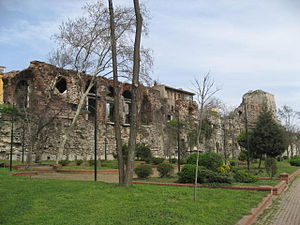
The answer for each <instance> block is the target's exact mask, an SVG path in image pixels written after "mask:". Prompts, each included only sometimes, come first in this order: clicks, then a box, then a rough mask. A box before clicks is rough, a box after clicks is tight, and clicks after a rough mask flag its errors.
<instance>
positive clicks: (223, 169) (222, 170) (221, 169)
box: [218, 164, 231, 173]
mask: <svg viewBox="0 0 300 225" xmlns="http://www.w3.org/2000/svg"><path fill="white" fill-rule="evenodd" d="M230 171H231V166H229V165H226V164H224V165H223V166H221V167H219V168H218V172H220V173H229V172H230Z"/></svg>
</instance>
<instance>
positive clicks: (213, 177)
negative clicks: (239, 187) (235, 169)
mask: <svg viewBox="0 0 300 225" xmlns="http://www.w3.org/2000/svg"><path fill="white" fill-rule="evenodd" d="M232 180H233V179H232V177H231V176H230V175H229V174H228V173H217V172H213V171H210V172H209V173H206V181H207V183H227V184H231V183H232Z"/></svg>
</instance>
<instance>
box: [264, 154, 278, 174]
mask: <svg viewBox="0 0 300 225" xmlns="http://www.w3.org/2000/svg"><path fill="white" fill-rule="evenodd" d="M265 168H266V172H267V174H268V175H269V177H271V178H272V177H273V176H274V175H275V174H276V172H277V161H276V159H275V158H266V159H265Z"/></svg>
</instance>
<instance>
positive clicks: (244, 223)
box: [236, 169, 300, 225]
mask: <svg viewBox="0 0 300 225" xmlns="http://www.w3.org/2000/svg"><path fill="white" fill-rule="evenodd" d="M298 175H300V169H298V170H296V171H295V172H294V173H292V174H291V175H288V174H280V178H281V179H282V180H283V181H281V182H280V183H279V184H277V185H276V186H275V187H274V188H273V190H272V192H271V193H270V194H268V196H267V197H266V198H264V199H263V200H262V202H261V203H260V204H259V205H258V207H257V208H253V209H252V210H251V215H247V216H244V217H243V218H242V219H241V220H240V221H238V223H237V224H236V225H251V224H252V223H254V222H255V221H256V219H257V217H258V216H259V215H260V214H262V213H263V211H264V210H265V208H266V207H267V206H268V205H270V204H271V203H272V200H273V198H275V195H279V194H281V193H282V191H283V190H284V189H285V188H286V187H287V185H288V183H290V182H292V181H293V180H294V179H295V178H296V177H297V176H298Z"/></svg>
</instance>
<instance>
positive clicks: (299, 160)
mask: <svg viewBox="0 0 300 225" xmlns="http://www.w3.org/2000/svg"><path fill="white" fill-rule="evenodd" d="M290 164H291V166H300V156H293V157H292V158H291V159H290Z"/></svg>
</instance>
